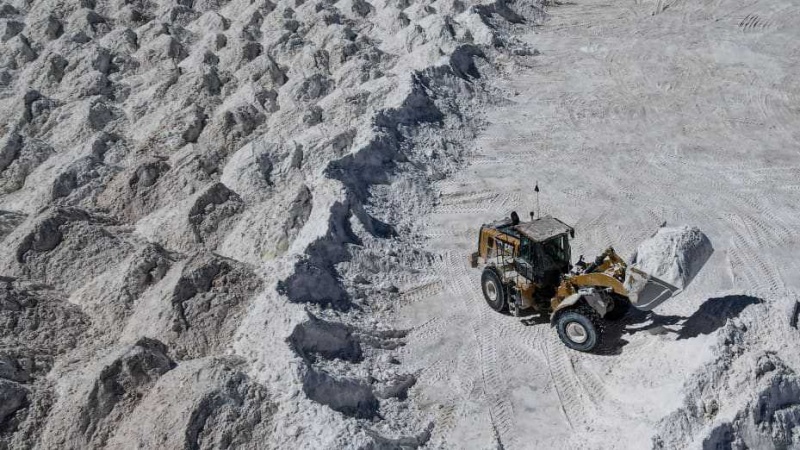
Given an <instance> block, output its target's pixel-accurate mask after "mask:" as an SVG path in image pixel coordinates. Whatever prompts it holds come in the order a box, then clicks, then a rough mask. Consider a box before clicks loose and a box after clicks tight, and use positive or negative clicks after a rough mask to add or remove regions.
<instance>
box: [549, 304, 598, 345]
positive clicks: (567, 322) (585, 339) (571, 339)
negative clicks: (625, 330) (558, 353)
mask: <svg viewBox="0 0 800 450" xmlns="http://www.w3.org/2000/svg"><path fill="white" fill-rule="evenodd" d="M556 330H557V331H558V337H559V339H561V342H563V343H564V345H566V346H567V347H569V348H571V349H573V350H578V351H580V352H590V351H592V350H594V348H595V347H597V345H598V344H599V343H600V338H601V336H600V333H601V332H602V326H601V323H600V319H599V318H598V317H597V314H596V313H594V311H590V310H588V309H586V308H576V309H570V310H567V311H564V312H562V313H561V314H559V316H558V317H557V318H556Z"/></svg>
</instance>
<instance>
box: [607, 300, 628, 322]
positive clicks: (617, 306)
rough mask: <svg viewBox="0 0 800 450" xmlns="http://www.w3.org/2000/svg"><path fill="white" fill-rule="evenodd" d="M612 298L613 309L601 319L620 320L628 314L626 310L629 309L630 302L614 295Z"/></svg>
mask: <svg viewBox="0 0 800 450" xmlns="http://www.w3.org/2000/svg"><path fill="white" fill-rule="evenodd" d="M612 298H613V300H614V307H613V308H612V309H611V311H609V312H607V313H606V315H605V316H603V318H604V319H607V320H611V321H616V320H620V319H622V318H623V317H625V315H626V314H628V310H629V309H630V308H631V301H630V300H628V299H627V298H625V297H621V296H618V295H614V296H613V297H612Z"/></svg>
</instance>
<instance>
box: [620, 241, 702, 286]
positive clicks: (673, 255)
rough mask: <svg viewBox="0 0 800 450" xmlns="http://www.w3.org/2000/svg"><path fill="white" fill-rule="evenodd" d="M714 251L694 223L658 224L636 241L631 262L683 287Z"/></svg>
mask: <svg viewBox="0 0 800 450" xmlns="http://www.w3.org/2000/svg"><path fill="white" fill-rule="evenodd" d="M712 253H714V248H713V247H712V246H711V241H709V240H708V237H707V236H706V235H705V234H703V232H702V231H700V229H699V228H697V227H688V226H683V227H672V228H661V229H660V230H658V232H657V233H656V234H655V235H654V236H653V237H651V238H650V239H648V240H646V241H644V242H642V243H641V244H639V248H638V249H637V250H636V255H635V256H634V258H633V265H634V266H635V267H636V268H637V269H640V270H643V271H645V272H647V273H649V274H650V275H652V276H655V277H657V278H659V279H661V280H663V281H666V282H667V283H670V284H672V285H673V286H675V287H677V288H680V289H683V288H684V287H686V286H687V285H688V284H689V283H690V282H691V281H692V279H693V278H694V277H695V275H697V273H698V272H699V271H700V269H701V268H702V267H703V265H704V264H705V263H706V261H708V258H710V257H711V254H712Z"/></svg>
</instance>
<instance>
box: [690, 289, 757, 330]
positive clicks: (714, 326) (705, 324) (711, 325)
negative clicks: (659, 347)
mask: <svg viewBox="0 0 800 450" xmlns="http://www.w3.org/2000/svg"><path fill="white" fill-rule="evenodd" d="M763 302H764V300H761V299H760V298H757V297H750V296H748V295H727V296H725V297H717V298H711V299H708V300H707V301H706V302H705V303H703V304H702V305H700V308H699V309H698V310H697V311H695V313H694V314H692V315H691V316H690V317H689V318H688V319H686V322H684V323H683V325H682V327H681V329H680V330H679V331H678V339H691V338H695V337H697V336H700V335H701V334H711V333H713V332H714V331H717V330H718V329H719V328H721V327H722V326H723V325H725V323H726V322H727V321H728V319H732V318H734V317H737V316H738V315H739V314H741V313H742V311H744V310H745V308H747V307H748V306H750V305H757V304H759V303H763Z"/></svg>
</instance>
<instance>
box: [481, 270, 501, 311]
mask: <svg viewBox="0 0 800 450" xmlns="http://www.w3.org/2000/svg"><path fill="white" fill-rule="evenodd" d="M481 290H482V291H483V298H484V299H485V300H486V303H487V304H488V305H489V307H490V308H492V309H493V310H495V311H497V312H503V311H505V310H506V309H508V303H507V302H506V289H505V286H503V283H502V281H501V280H500V275H498V274H497V271H495V270H493V269H492V268H490V267H487V268H485V269H483V274H482V275H481Z"/></svg>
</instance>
